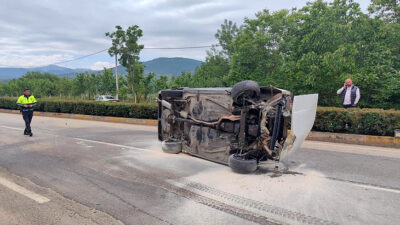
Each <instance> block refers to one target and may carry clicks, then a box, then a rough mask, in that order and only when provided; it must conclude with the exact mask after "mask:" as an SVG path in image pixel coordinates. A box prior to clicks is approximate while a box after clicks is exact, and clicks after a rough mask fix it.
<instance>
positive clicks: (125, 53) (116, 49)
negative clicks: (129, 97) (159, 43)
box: [106, 25, 144, 102]
mask: <svg viewBox="0 0 400 225" xmlns="http://www.w3.org/2000/svg"><path fill="white" fill-rule="evenodd" d="M115 28H116V31H114V32H112V33H109V32H107V33H106V36H107V37H110V38H111V40H112V46H111V47H110V48H109V50H108V54H109V55H110V56H115V55H120V58H119V59H118V61H119V63H120V64H121V65H122V66H124V67H125V68H126V69H127V72H128V77H129V79H128V84H129V86H130V88H131V90H132V94H133V95H134V98H135V102H137V96H136V91H135V81H136V80H137V76H140V74H135V71H140V68H139V67H140V66H139V65H140V64H141V63H140V62H139V54H140V51H141V50H142V49H143V47H144V46H143V45H139V44H138V43H137V42H138V40H139V38H140V37H142V36H143V32H142V30H141V29H140V28H139V26H137V25H134V26H130V27H128V29H127V30H124V29H122V27H121V26H115Z"/></svg>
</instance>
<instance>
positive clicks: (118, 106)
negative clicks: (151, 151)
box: [0, 97, 158, 119]
mask: <svg viewBox="0 0 400 225" xmlns="http://www.w3.org/2000/svg"><path fill="white" fill-rule="evenodd" d="M0 108H4V109H18V107H17V105H16V98H10V97H0ZM157 109H158V108H157V105H155V104H137V103H117V102H95V101H83V100H62V99H38V103H37V106H36V107H35V110H37V111H43V112H57V113H75V114H87V115H96V116H115V117H127V118H140V119H156V118H157Z"/></svg>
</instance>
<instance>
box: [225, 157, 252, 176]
mask: <svg viewBox="0 0 400 225" xmlns="http://www.w3.org/2000/svg"><path fill="white" fill-rule="evenodd" d="M228 164H229V167H230V168H231V169H232V170H233V171H234V172H236V173H242V174H247V173H253V172H254V171H256V170H257V167H258V164H257V160H255V159H244V158H243V157H241V156H238V155H236V154H232V155H230V156H229V161H228Z"/></svg>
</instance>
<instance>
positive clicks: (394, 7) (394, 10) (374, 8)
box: [368, 0, 400, 23]
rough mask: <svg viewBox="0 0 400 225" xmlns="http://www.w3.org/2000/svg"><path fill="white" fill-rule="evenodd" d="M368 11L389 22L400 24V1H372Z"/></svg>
mask: <svg viewBox="0 0 400 225" xmlns="http://www.w3.org/2000/svg"><path fill="white" fill-rule="evenodd" d="M368 10H369V12H370V13H372V14H375V15H377V16H378V17H380V18H383V19H385V20H387V21H389V22H393V23H400V1H399V0H372V3H371V5H370V6H369V7H368Z"/></svg>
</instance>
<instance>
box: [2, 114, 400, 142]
mask: <svg viewBox="0 0 400 225" xmlns="http://www.w3.org/2000/svg"><path fill="white" fill-rule="evenodd" d="M0 112H2V113H12V114H20V111H19V110H11V109H0ZM34 115H37V116H46V117H57V118H69V119H81V120H94V121H102V122H113V123H127V124H138V125H149V126H157V125H158V121H157V120H151V119H134V118H124V117H111V116H93V115H84V114H69V113H53V112H39V111H35V112H34ZM307 140H310V141H324V142H333V143H345V144H356V145H368V146H378V147H389V148H400V138H395V137H388V136H372V135H362V134H342V133H329V132H318V131H311V132H310V134H309V135H308V136H307Z"/></svg>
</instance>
